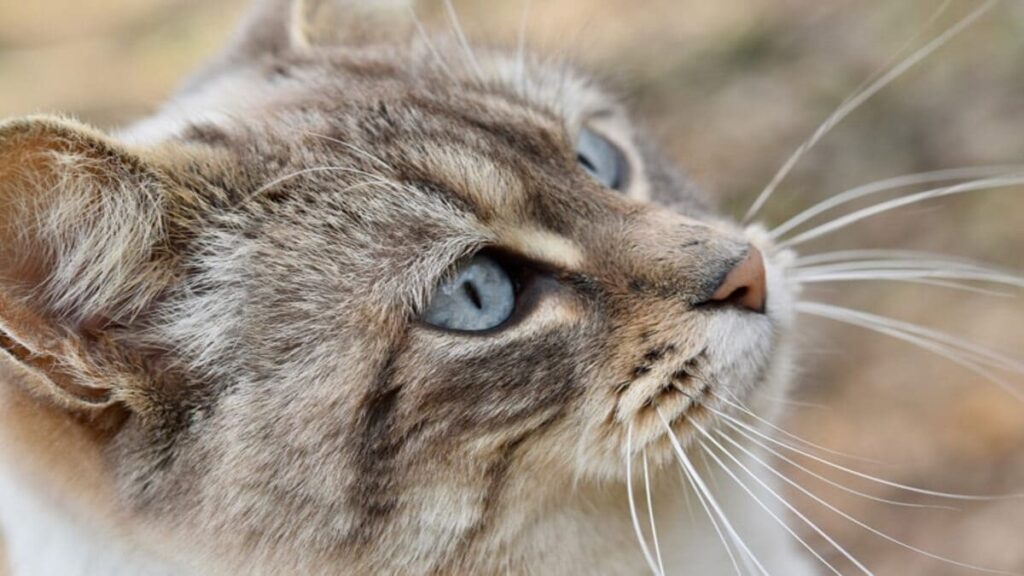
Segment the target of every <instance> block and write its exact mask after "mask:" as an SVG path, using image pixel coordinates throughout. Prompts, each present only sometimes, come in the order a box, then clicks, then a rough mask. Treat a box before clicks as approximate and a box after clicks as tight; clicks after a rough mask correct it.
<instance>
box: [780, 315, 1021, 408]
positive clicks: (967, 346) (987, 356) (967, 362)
mask: <svg viewBox="0 0 1024 576" xmlns="http://www.w3.org/2000/svg"><path fill="white" fill-rule="evenodd" d="M797 311H798V312H801V313H804V314H810V315H812V316H820V317H823V318H827V319H830V320H835V321H837V322H844V323H846V324H852V325H854V326H859V327H861V328H866V329H868V330H872V331H874V332H878V333H880V334H885V335H887V336H891V337H893V338H897V339H899V340H903V341H906V342H909V343H911V344H915V345H916V346H918V347H919V348H922V349H924V350H928V351H929V352H932V353H934V354H936V355H938V356H941V357H943V358H946V359H947V360H949V361H950V362H953V363H955V364H958V365H960V366H963V367H964V368H967V369H968V370H970V371H972V372H975V373H977V374H979V375H981V376H984V377H985V378H987V379H989V380H990V381H992V382H993V383H995V384H997V385H999V386H1000V387H1001V388H1002V389H1003V390H1005V391H1006V392H1007V393H1008V394H1010V395H1011V396H1014V397H1015V398H1017V399H1018V400H1021V401H1024V392H1021V391H1020V390H1018V389H1017V388H1016V387H1015V386H1014V385H1013V384H1011V383H1009V382H1007V381H1006V380H1005V379H1003V378H1001V377H1000V376H999V375H997V374H995V373H993V372H992V371H991V370H989V369H987V368H986V366H987V367H989V368H995V369H998V370H1006V371H1012V372H1017V373H1024V365H1022V364H1021V363H1020V362H1019V361H1017V360H1014V359H1012V358H1008V357H1006V356H1003V355H1002V354H999V353H997V352H994V351H992V350H989V349H987V348H984V347H982V346H978V345H976V344H974V343H972V342H967V341H965V340H962V339H960V338H956V337H955V336H951V335H949V334H945V333H943V332H939V331H937V330H931V329H928V328H924V327H922V326H918V325H916V324H910V323H908V322H900V321H898V320H893V319H892V318H886V317H883V316H876V315H874V314H868V313H866V312H860V311H856V310H850V309H848V308H842V307H840V306H832V305H829V304H821V303H818V302H800V303H798V304H797Z"/></svg>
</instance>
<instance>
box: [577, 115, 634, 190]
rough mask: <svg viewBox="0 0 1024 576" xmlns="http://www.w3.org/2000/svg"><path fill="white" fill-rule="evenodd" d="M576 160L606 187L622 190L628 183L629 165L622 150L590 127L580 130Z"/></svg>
mask: <svg viewBox="0 0 1024 576" xmlns="http://www.w3.org/2000/svg"><path fill="white" fill-rule="evenodd" d="M576 162H577V163H578V164H579V165H580V167H581V168H583V170H585V171H586V172H587V173H588V174H590V176H591V177H593V178H594V180H597V181H598V182H600V183H601V184H602V185H603V186H605V187H606V188H611V189H612V190H622V189H623V188H624V187H625V185H626V180H627V176H628V175H627V168H628V167H627V165H626V159H625V157H624V156H623V155H622V151H620V150H619V149H618V148H616V147H615V145H614V144H612V143H611V142H609V141H608V140H607V139H606V138H605V137H603V136H601V135H599V134H598V133H596V132H594V131H593V130H590V129H589V128H583V129H582V130H580V134H579V136H578V137H577V139H576Z"/></svg>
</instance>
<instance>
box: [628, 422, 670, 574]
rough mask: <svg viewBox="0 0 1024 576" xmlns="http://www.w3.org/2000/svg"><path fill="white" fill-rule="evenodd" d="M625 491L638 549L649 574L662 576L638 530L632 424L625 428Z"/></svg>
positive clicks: (641, 532)
mask: <svg viewBox="0 0 1024 576" xmlns="http://www.w3.org/2000/svg"><path fill="white" fill-rule="evenodd" d="M626 491H627V492H628V493H629V515H630V517H631V518H632V519H633V529H634V530H635V531H636V539H637V541H639V542H640V549H641V550H643V553H644V559H645V560H647V566H649V567H650V569H651V573H653V574H655V575H657V576H664V573H663V572H661V571H659V570H658V564H656V563H655V562H654V558H653V557H652V556H651V550H650V548H648V547H647V538H646V537H644V532H643V530H641V529H640V518H639V516H638V515H637V513H636V500H635V499H634V498H633V424H632V423H630V425H629V426H628V427H627V428H626Z"/></svg>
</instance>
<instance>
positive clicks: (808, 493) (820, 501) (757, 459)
mask: <svg viewBox="0 0 1024 576" xmlns="http://www.w3.org/2000/svg"><path fill="white" fill-rule="evenodd" d="M718 435H719V437H721V438H723V439H724V440H725V441H727V442H729V443H730V444H731V445H732V446H734V447H735V448H737V449H738V450H740V451H741V452H743V453H744V454H746V455H747V457H748V458H751V459H752V460H754V461H755V462H757V463H758V464H760V465H761V466H763V467H764V468H765V469H766V470H768V471H769V472H771V473H772V474H773V475H774V476H776V477H778V478H779V479H780V480H782V481H783V482H785V483H786V484H789V485H790V486H792V487H793V488H796V489H797V490H799V491H800V492H801V493H802V494H804V495H805V496H807V497H808V498H811V499H812V500H814V501H815V502H817V503H818V504H821V505H822V506H824V507H825V508H828V509H829V510H831V511H832V512H834V513H836V514H838V515H839V516H841V517H843V518H844V519H846V520H847V521H849V522H851V523H853V524H855V525H857V526H859V527H861V528H863V529H865V530H867V531H868V532H871V533H872V534H874V535H876V536H878V537H880V538H883V539H885V540H887V541H889V542H892V543H893V544H896V545H897V546H900V547H901V548H905V549H907V550H910V551H912V552H916V553H918V554H921V555H922V556H926V557H928V558H931V559H932V560H936V561H939V562H943V563H945V564H951V565H953V566H959V567H961V568H967V569H969V570H977V571H979V572H986V573H989V574H1007V575H1013V576H1020V575H1018V574H1016V573H1014V572H1007V571H1005V570H996V569H993V568H985V567H984V566H977V565H974V564H968V563H966V562H960V561H958V560H954V559H952V558H947V557H945V556H941V555H939V554H935V553H934V552H929V551H927V550H925V549H923V548H918V547H917V546H914V545H912V544H908V543H906V542H904V541H902V540H900V539H898V538H896V537H894V536H891V535H889V534H888V533H886V532H882V531H881V530H879V529H877V528H874V527H872V526H871V525H869V524H867V523H865V522H863V521H861V520H858V519H857V518H854V517H853V516H851V515H849V514H847V513H846V512H843V511H842V510H840V509H839V508H837V507H835V506H833V505H832V504H829V503H828V502H826V501H825V500H824V499H822V498H821V497H819V496H818V495H816V494H814V493H813V492H811V491H810V490H808V489H806V488H804V487H803V486H801V485H800V484H798V483H797V482H794V481H793V480H790V479H789V478H788V477H787V476H786V475H785V474H783V473H781V472H779V471H777V470H775V469H774V468H772V467H771V466H769V465H768V464H767V463H766V462H765V461H764V460H763V459H761V458H760V457H759V456H758V455H757V454H755V453H754V452H752V451H751V450H748V449H747V448H745V447H744V446H743V445H742V444H740V443H739V442H736V441H735V440H733V439H732V438H730V437H729V436H728V435H727V434H723V433H722V432H719V433H718Z"/></svg>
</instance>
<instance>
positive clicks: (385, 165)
mask: <svg viewBox="0 0 1024 576" xmlns="http://www.w3.org/2000/svg"><path fill="white" fill-rule="evenodd" d="M302 132H303V133H304V134H306V135H308V136H312V137H313V138H319V139H321V140H326V141H328V142H331V143H334V144H338V145H339V146H344V147H345V148H348V149H349V150H351V151H352V152H355V153H356V154H358V155H360V156H362V157H363V158H365V159H367V160H369V161H370V162H373V163H374V164H376V165H377V166H380V167H381V168H383V169H384V170H387V171H391V170H393V169H392V167H391V165H390V164H388V163H387V162H385V161H384V160H382V159H381V158H380V157H379V156H376V155H374V154H371V153H370V152H368V151H366V150H364V149H363V148H361V147H359V146H356V145H355V144H352V143H351V142H345V141H344V140H339V139H337V138H332V137H331V136H325V135H323V134H317V133H316V132H309V131H306V130H303V131H302Z"/></svg>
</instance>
